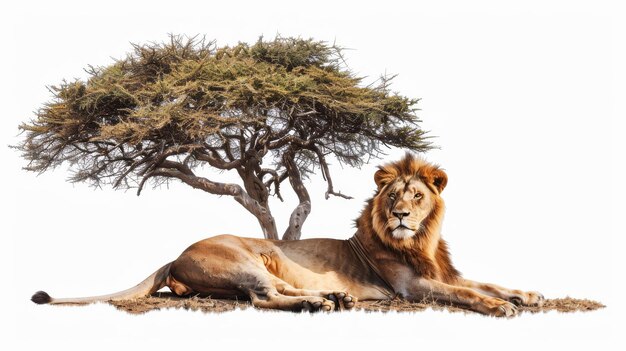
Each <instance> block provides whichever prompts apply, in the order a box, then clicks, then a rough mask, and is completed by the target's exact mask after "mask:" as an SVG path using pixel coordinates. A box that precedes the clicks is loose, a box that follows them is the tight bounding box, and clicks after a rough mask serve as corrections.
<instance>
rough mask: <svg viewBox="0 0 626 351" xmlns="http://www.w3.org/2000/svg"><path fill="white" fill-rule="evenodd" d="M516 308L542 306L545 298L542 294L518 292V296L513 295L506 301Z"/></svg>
mask: <svg viewBox="0 0 626 351" xmlns="http://www.w3.org/2000/svg"><path fill="white" fill-rule="evenodd" d="M508 300H509V301H511V302H512V303H514V304H515V305H516V306H538V307H541V306H543V303H544V302H545V298H544V297H543V295H542V294H540V293H538V292H536V291H528V292H520V294H518V295H515V296H513V297H511V298H509V299H508Z"/></svg>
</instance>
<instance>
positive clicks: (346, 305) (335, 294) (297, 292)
mask: <svg viewBox="0 0 626 351" xmlns="http://www.w3.org/2000/svg"><path fill="white" fill-rule="evenodd" d="M274 286H275V287H276V289H277V290H278V292H279V293H281V294H283V295H287V296H317V297H323V298H326V299H329V300H332V301H333V302H334V303H335V307H336V308H338V309H340V310H343V309H351V308H353V307H354V305H355V304H356V302H357V298H356V297H354V296H352V295H350V294H349V293H347V292H345V291H336V290H310V289H298V288H294V287H293V286H291V285H290V284H288V283H286V282H284V281H283V280H280V279H278V278H275V279H274Z"/></svg>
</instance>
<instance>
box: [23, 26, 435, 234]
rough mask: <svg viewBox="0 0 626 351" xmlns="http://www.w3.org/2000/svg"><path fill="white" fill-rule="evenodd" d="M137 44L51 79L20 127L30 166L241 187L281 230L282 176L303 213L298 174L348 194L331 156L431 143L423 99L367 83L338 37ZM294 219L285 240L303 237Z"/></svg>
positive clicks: (94, 179)
mask: <svg viewBox="0 0 626 351" xmlns="http://www.w3.org/2000/svg"><path fill="white" fill-rule="evenodd" d="M132 47H133V50H132V52H131V53H129V54H128V55H127V56H126V57H125V58H123V59H119V60H117V61H115V62H114V63H113V64H111V65H109V66H106V67H92V66H90V67H89V68H88V69H87V70H86V71H87V73H88V78H87V79H86V80H85V81H83V80H75V81H69V82H68V81H64V82H62V83H61V84H60V85H58V86H52V87H51V88H50V90H51V92H52V94H53V95H54V96H53V99H52V100H51V101H49V102H47V103H46V104H44V105H43V107H42V108H40V109H39V111H38V112H37V114H36V117H35V118H34V119H33V120H31V121H30V122H29V123H24V124H22V125H21V126H20V128H21V129H22V130H24V131H25V138H24V140H23V142H22V143H20V144H19V145H17V148H18V149H19V150H21V151H22V152H23V156H24V158H25V159H26V160H28V165H27V166H26V167H25V168H26V169H27V170H30V171H35V172H44V171H46V170H47V169H49V168H51V167H56V166H58V165H61V164H63V163H65V162H67V163H68V164H69V165H70V169H71V170H72V172H73V174H72V176H71V178H70V180H71V181H73V182H83V181H84V182H88V183H90V184H92V185H94V186H101V185H102V184H110V185H112V186H113V187H114V188H132V187H136V188H138V193H139V192H140V191H141V189H142V188H143V186H144V184H145V182H146V181H147V180H149V179H151V180H152V181H154V182H155V184H160V183H162V182H164V181H168V180H171V179H179V180H181V181H183V182H185V183H187V184H189V185H191V186H194V187H196V188H200V189H203V190H205V191H208V192H210V193H214V194H221V195H231V196H234V197H235V199H236V200H237V201H239V202H240V203H241V204H242V205H244V207H246V209H248V210H249V211H250V212H251V213H253V214H254V215H255V216H257V218H258V219H259V221H260V223H261V225H262V227H263V228H264V233H265V236H266V237H274V238H275V237H277V234H276V229H275V224H274V223H273V218H272V216H271V213H270V212H269V206H268V197H269V196H270V195H277V196H279V197H280V194H281V193H280V189H281V188H280V185H281V183H282V182H283V181H284V180H286V179H289V181H290V184H291V185H292V187H293V188H294V191H295V192H296V194H298V198H299V199H300V210H301V214H304V218H306V214H308V212H307V211H308V210H310V199H309V198H308V193H307V192H306V188H305V187H304V185H303V183H302V178H303V177H306V176H307V175H308V174H310V173H311V172H314V171H315V170H316V169H317V168H319V169H320V170H321V174H322V176H323V177H324V179H325V180H326V181H327V182H328V191H327V197H328V195H340V196H344V197H345V195H343V194H341V193H338V192H335V191H334V189H333V184H332V180H331V178H330V173H329V167H328V163H327V158H328V156H329V155H332V156H334V157H335V158H336V159H337V160H339V162H342V163H345V164H347V165H350V166H360V165H361V164H363V162H365V160H367V159H368V158H369V156H377V155H378V154H379V153H380V152H381V151H382V150H383V148H384V147H386V146H395V147H400V148H406V149H410V150H415V151H423V150H426V149H428V148H429V143H428V142H427V139H426V138H425V136H424V131H422V130H421V129H420V128H419V126H418V124H417V123H418V122H419V120H418V118H417V116H416V115H415V106H416V103H417V100H416V99H410V98H407V97H404V96H401V95H399V94H396V93H393V92H391V91H390V90H389V83H390V79H389V78H388V77H382V78H381V79H379V80H378V81H376V82H374V83H373V84H370V85H368V86H364V85H363V84H362V78H359V77H356V76H355V75H354V73H353V72H351V71H350V70H349V69H348V68H347V67H346V65H345V63H344V61H343V58H342V51H341V49H340V48H338V47H336V46H334V45H333V46H331V45H328V44H326V43H324V42H320V41H315V40H312V39H300V38H281V37H277V38H275V39H274V40H272V41H264V40H263V39H262V38H261V39H259V40H258V41H257V42H256V43H255V44H253V45H249V44H245V43H240V44H238V45H236V46H232V47H230V46H226V47H217V46H216V45H215V42H213V41H207V40H205V39H203V38H202V39H198V38H186V37H181V36H171V37H170V40H169V41H168V42H164V43H150V44H144V45H138V44H133V45H132ZM201 165H209V166H211V167H214V168H218V169H222V170H235V171H237V172H238V174H239V175H240V176H241V178H242V180H243V188H242V187H241V186H239V185H236V184H222V183H218V182H213V181H211V180H209V179H206V178H204V177H201V176H198V175H196V171H197V169H198V166H201ZM307 203H308V206H309V207H308V209H307V208H306V205H307ZM303 204H304V205H305V206H304V208H303V206H302V205H303ZM302 210H304V212H306V213H304V212H302ZM296 211H298V208H297V209H296V210H294V215H295V213H296ZM292 217H293V216H292ZM296 224H297V223H296ZM301 224H302V223H299V226H300V227H301ZM272 226H273V228H272ZM292 227H293V225H291V223H290V228H289V229H288V232H289V231H290V230H291V234H288V233H287V232H286V233H285V234H286V237H287V238H289V237H290V236H294V235H295V236H299V229H297V230H295V228H292ZM294 230H295V233H294Z"/></svg>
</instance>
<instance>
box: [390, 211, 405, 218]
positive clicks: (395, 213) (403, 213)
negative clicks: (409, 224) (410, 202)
mask: <svg viewBox="0 0 626 351" xmlns="http://www.w3.org/2000/svg"><path fill="white" fill-rule="evenodd" d="M391 213H393V215H394V216H395V217H398V219H402V217H406V216H408V215H409V212H396V211H393V212H391Z"/></svg>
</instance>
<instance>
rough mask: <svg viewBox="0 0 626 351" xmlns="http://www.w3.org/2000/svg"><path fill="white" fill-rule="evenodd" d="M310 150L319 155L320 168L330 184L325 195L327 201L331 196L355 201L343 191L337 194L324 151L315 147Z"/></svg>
mask: <svg viewBox="0 0 626 351" xmlns="http://www.w3.org/2000/svg"><path fill="white" fill-rule="evenodd" d="M309 149H310V150H312V151H313V152H315V153H316V154H317V158H318V159H319V162H320V167H321V169H322V177H323V178H324V180H325V181H326V183H327V184H328V188H327V190H326V193H325V194H324V197H325V198H326V200H328V199H329V198H330V195H334V196H337V197H343V198H344V199H353V197H352V196H348V195H345V194H342V193H341V191H338V192H335V190H334V189H333V179H332V178H331V177H330V170H329V169H328V163H327V162H326V157H325V156H324V153H322V151H321V150H320V149H319V148H318V147H317V146H315V145H313V146H311V147H310V148H309Z"/></svg>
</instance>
